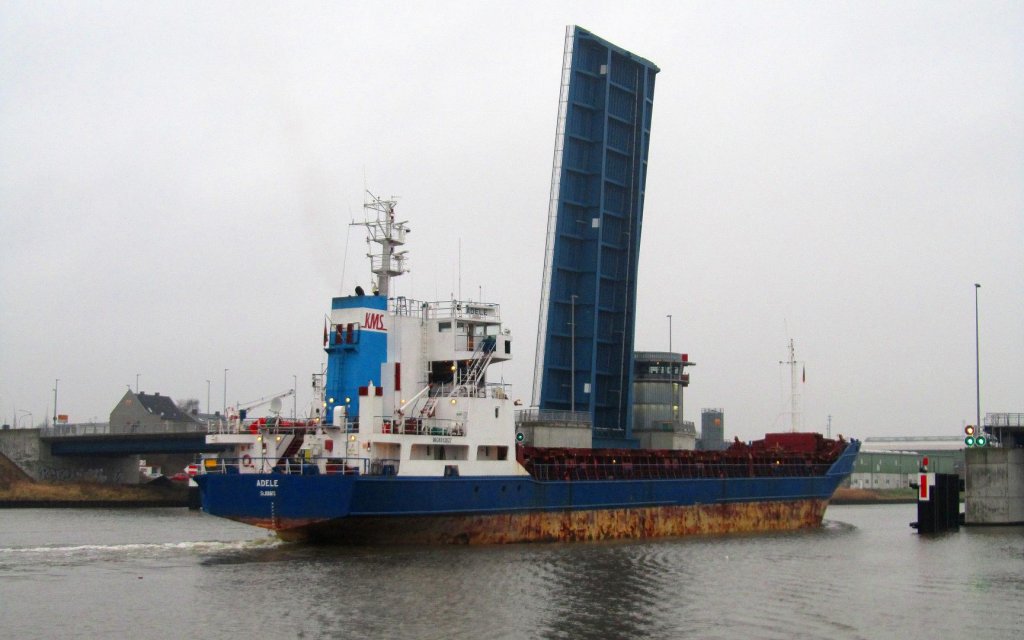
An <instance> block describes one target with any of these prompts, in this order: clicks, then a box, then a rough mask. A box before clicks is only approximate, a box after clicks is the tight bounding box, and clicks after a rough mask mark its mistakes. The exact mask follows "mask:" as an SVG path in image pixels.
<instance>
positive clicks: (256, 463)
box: [203, 456, 397, 476]
mask: <svg viewBox="0 0 1024 640" xmlns="http://www.w3.org/2000/svg"><path fill="white" fill-rule="evenodd" d="M321 462H323V463H324V464H323V467H324V469H326V473H327V474H328V475H335V474H349V475H358V474H363V475H365V474H367V473H369V472H370V460H369V459H368V458H348V457H337V458H335V457H313V458H305V457H303V456H294V457H288V458H253V457H251V456H242V457H241V458H207V459H206V460H204V461H203V469H204V472H205V473H224V474H232V473H251V472H254V471H255V470H256V469H271V470H272V471H271V472H270V473H282V474H285V475H302V476H308V475H319V474H320V467H321V465H320V463H321ZM395 466H396V468H397V461H396V462H395Z"/></svg>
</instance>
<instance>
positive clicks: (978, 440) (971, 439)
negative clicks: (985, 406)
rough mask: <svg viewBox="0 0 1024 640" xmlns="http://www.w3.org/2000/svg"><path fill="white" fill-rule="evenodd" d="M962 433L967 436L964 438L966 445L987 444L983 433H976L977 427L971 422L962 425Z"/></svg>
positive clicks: (983, 445) (977, 445)
mask: <svg viewBox="0 0 1024 640" xmlns="http://www.w3.org/2000/svg"><path fill="white" fill-rule="evenodd" d="M964 434H965V435H966V436H967V437H966V438H964V444H965V445H967V446H968V447H986V446H988V438H986V437H985V434H983V433H978V429H977V427H975V426H974V425H973V424H969V425H967V426H966V427H964Z"/></svg>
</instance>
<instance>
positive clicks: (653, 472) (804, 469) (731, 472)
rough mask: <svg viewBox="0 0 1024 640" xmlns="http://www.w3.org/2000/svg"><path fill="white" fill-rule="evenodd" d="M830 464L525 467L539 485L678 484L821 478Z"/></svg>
mask: <svg viewBox="0 0 1024 640" xmlns="http://www.w3.org/2000/svg"><path fill="white" fill-rule="evenodd" d="M830 467H831V464H823V463H812V462H809V461H808V462H800V463H788V464H786V463H778V464H769V463H763V464H762V463H753V464H750V463H732V464H730V463H687V464H680V463H678V462H676V463H675V464H673V463H672V462H671V461H668V460H666V461H664V462H663V463H628V462H620V463H587V462H581V463H573V462H570V461H566V462H563V463H551V464H527V465H526V468H527V470H528V471H529V472H530V475H532V476H533V477H534V478H535V479H537V480H540V481H566V480H659V479H663V480H677V479H690V478H695V479H700V478H707V479H716V478H785V477H814V476H824V475H825V474H826V473H827V472H828V470H829V468H830Z"/></svg>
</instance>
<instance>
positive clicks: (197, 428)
mask: <svg viewBox="0 0 1024 640" xmlns="http://www.w3.org/2000/svg"><path fill="white" fill-rule="evenodd" d="M208 430H209V427H208V426H207V423H206V422H171V421H169V420H165V421H163V422H160V423H159V424H134V425H121V426H112V425H110V424H109V423H106V422H104V423H81V424H57V425H52V426H48V427H42V428H41V429H40V430H39V436H40V437H42V438H74V437H81V436H107V435H114V436H124V435H129V436H130V435H153V434H168V433H206V432H207V431H208Z"/></svg>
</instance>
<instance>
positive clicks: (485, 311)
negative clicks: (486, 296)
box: [391, 296, 501, 324]
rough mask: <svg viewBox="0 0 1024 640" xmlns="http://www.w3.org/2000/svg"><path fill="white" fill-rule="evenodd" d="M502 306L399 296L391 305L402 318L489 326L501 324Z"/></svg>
mask: <svg viewBox="0 0 1024 640" xmlns="http://www.w3.org/2000/svg"><path fill="white" fill-rule="evenodd" d="M500 310H501V306H500V305H497V304H492V303H489V302H474V301H469V300H439V301H435V302H429V301H421V300H413V299H411V298H405V297H403V296H399V297H397V298H395V299H394V300H393V301H392V303H391V311H392V313H394V314H396V315H400V316H411V317H416V316H419V317H420V318H421V319H423V320H428V319H432V318H434V319H438V318H439V319H442V320H445V319H460V320H484V321H486V322H487V323H488V324H491V323H495V324H496V323H499V322H501V319H500V318H501V313H500Z"/></svg>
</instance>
